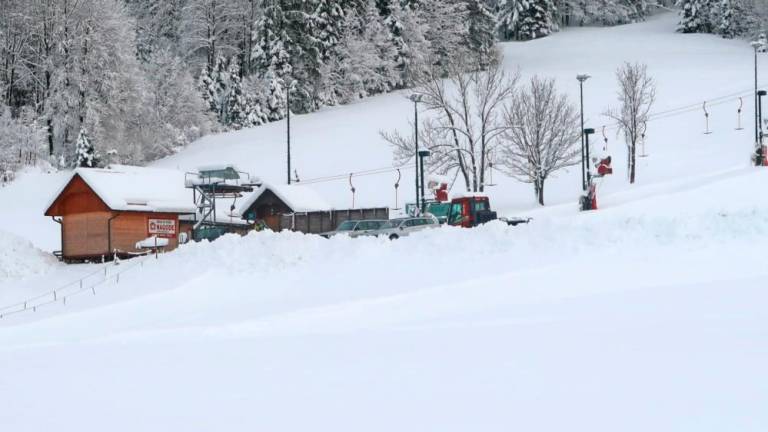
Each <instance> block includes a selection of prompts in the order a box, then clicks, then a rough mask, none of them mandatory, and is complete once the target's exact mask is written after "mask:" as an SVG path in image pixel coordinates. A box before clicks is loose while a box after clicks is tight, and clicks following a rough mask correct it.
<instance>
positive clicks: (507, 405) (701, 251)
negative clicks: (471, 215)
mask: <svg viewBox="0 0 768 432" xmlns="http://www.w3.org/2000/svg"><path fill="white" fill-rule="evenodd" d="M674 21H675V19H674V17H672V16H669V15H666V16H661V17H657V18H654V19H653V20H651V21H649V22H647V23H642V24H636V25H628V26H622V27H616V28H609V29H597V28H583V29H577V30H567V31H564V32H562V33H559V34H556V35H554V36H552V37H548V38H545V39H541V40H537V41H534V42H528V43H509V44H504V45H502V46H503V49H504V52H505V65H506V66H507V67H508V68H509V69H510V70H511V69H512V68H515V67H520V69H521V72H522V73H523V75H524V76H526V77H529V76H531V75H532V74H543V75H548V76H554V77H556V78H557V79H558V83H559V84H560V86H561V88H562V89H564V90H568V91H569V92H570V93H571V94H572V95H575V94H576V92H577V91H578V87H577V85H576V81H575V79H574V76H575V75H576V73H582V72H589V73H590V74H592V75H593V78H592V79H591V80H590V81H589V82H588V93H587V95H588V98H587V109H588V116H587V117H588V118H589V119H590V120H589V122H588V124H591V125H593V126H598V125H601V124H602V123H606V121H605V120H604V119H602V117H601V116H600V112H602V110H603V109H604V108H606V107H607V106H608V105H609V104H611V103H613V99H614V92H615V84H614V82H613V70H614V69H615V67H616V66H617V65H618V64H619V63H620V62H622V61H624V60H637V61H645V62H647V63H648V64H649V68H650V71H651V73H652V74H653V75H654V77H655V78H656V80H657V81H658V85H659V98H658V103H657V106H656V109H655V111H658V112H661V111H666V110H668V109H672V108H677V107H688V106H691V107H694V108H693V109H691V110H689V111H687V110H685V109H683V110H680V112H681V114H680V115H674V116H659V119H658V120H654V121H653V122H652V124H649V132H648V136H649V139H648V143H647V151H648V153H649V154H650V156H649V157H647V158H643V159H642V165H641V166H640V167H639V184H637V185H635V186H629V185H628V184H627V181H626V179H625V175H626V173H625V171H624V167H623V164H622V163H617V164H616V168H617V173H616V175H614V176H613V177H611V178H608V179H606V181H605V183H604V189H603V191H604V192H603V194H602V195H601V204H602V207H603V208H602V209H601V210H600V211H598V212H590V213H579V212H577V210H576V205H575V203H576V199H577V196H578V194H579V192H580V187H579V181H578V178H579V173H578V172H576V170H572V171H571V172H568V173H563V174H561V175H560V176H558V178H557V179H554V180H553V181H552V184H551V185H550V186H549V187H548V191H550V192H549V193H550V195H549V196H548V202H549V203H550V205H548V206H547V207H544V208H538V206H537V205H536V204H535V203H534V199H533V193H532V190H531V188H530V186H528V185H522V184H518V183H516V182H514V181H512V180H510V179H507V178H505V177H504V176H502V175H498V176H497V178H496V180H498V183H499V185H498V186H496V187H494V188H493V191H492V197H493V200H494V203H495V204H496V206H497V207H499V208H500V209H501V212H502V213H505V214H529V215H532V216H534V217H535V219H534V221H533V223H531V224H530V225H527V226H521V227H517V228H513V227H508V226H506V225H504V224H501V223H492V224H488V225H486V226H483V227H480V228H477V229H473V230H467V229H455V228H447V227H446V228H441V229H438V230H433V231H430V232H425V233H421V234H420V235H414V236H412V237H409V238H404V239H401V240H398V241H394V242H393V241H388V240H386V239H377V238H360V239H347V238H332V239H330V240H326V239H323V238H320V237H317V236H305V235H301V234H296V233H252V234H250V235H248V236H246V237H242V238H241V237H236V236H227V237H224V238H222V239H220V240H218V241H216V242H214V243H199V244H188V245H185V246H183V247H181V248H180V249H179V250H177V251H176V252H173V253H170V254H166V255H163V256H160V257H159V259H155V258H154V257H149V258H147V259H145V260H143V261H141V260H132V261H123V262H122V263H120V264H119V265H114V264H106V265H96V264H94V265H77V266H63V265H57V264H55V263H51V262H46V261H45V259H43V258H40V257H41V255H40V253H39V252H38V251H35V250H34V249H33V248H32V247H31V246H28V245H26V246H24V250H23V251H22V254H23V255H21V256H20V258H19V259H21V260H23V262H24V263H25V265H27V264H29V269H24V268H21V269H20V270H19V271H16V272H15V273H13V278H10V277H6V278H3V277H2V275H3V272H2V269H0V301H2V303H0V314H2V313H4V312H3V311H4V310H5V311H8V310H18V307H17V308H16V309H2V308H3V307H4V306H6V305H13V304H18V302H23V301H24V300H25V299H28V298H30V297H35V296H39V300H37V301H38V302H39V303H35V304H42V303H47V302H49V300H51V299H53V295H52V290H54V289H62V290H61V291H58V292H57V294H56V296H57V297H56V298H55V299H54V301H55V302H54V303H52V304H49V305H45V306H41V307H39V308H36V310H35V311H34V312H32V311H29V310H28V311H26V312H20V313H15V314H11V315H7V312H6V316H4V317H3V318H2V319H0V370H2V371H4V372H5V373H3V374H1V375H0V406H2V407H3V408H2V409H0V427H2V429H3V430H10V431H40V430H53V429H57V430H62V429H63V430H78V431H81V430H82V431H90V430H110V431H126V432H127V431H136V430H146V431H168V430H180V431H181V430H183V431H211V430H215V431H253V430H258V431H261V430H264V431H306V430H333V431H361V430H365V431H382V432H384V431H387V432H389V431H414V432H416V431H429V430H436V431H470V430H471V431H475V430H477V431H509V430H526V431H553V432H555V431H558V432H559V431H564V430H569V431H570V430H573V431H590V432H595V431H605V432H608V431H617V430H621V431H638V432H640V431H643V432H646V431H654V432H663V431H669V432H673V431H674V432H679V431H696V432H699V431H723V430H738V431H763V430H765V429H766V427H768V413H767V412H766V410H765V409H764V407H765V406H766V404H767V403H768V396H767V395H766V393H765V389H766V388H768V376H766V374H765V373H763V370H764V365H765V364H766V363H767V362H768V352H767V351H766V349H765V346H766V342H768V340H766V332H765V329H766V326H767V325H768V322H766V321H767V320H766V315H765V308H766V306H768V294H766V292H765V289H764V286H765V280H766V277H768V266H766V265H765V252H764V244H765V239H766V238H768V200H766V199H765V193H764V192H763V191H764V190H766V188H768V171H763V170H761V169H758V168H753V167H751V166H750V165H749V159H748V158H749V153H750V150H751V146H752V138H751V136H750V134H751V130H750V128H749V115H750V114H749V112H750V109H749V108H745V116H744V124H745V126H746V129H745V130H742V131H735V130H734V127H735V123H736V112H735V110H736V107H737V102H736V101H735V99H734V97H735V96H728V97H725V98H723V99H722V100H724V101H726V102H725V103H722V104H720V105H715V106H713V107H712V108H711V112H712V117H711V128H712V130H713V131H714V133H713V134H711V135H704V134H703V133H702V132H703V127H704V124H703V123H704V118H703V112H701V111H699V110H698V106H697V105H700V104H701V102H702V100H703V99H704V98H712V99H714V98H717V97H721V96H726V95H734V94H742V93H748V92H749V88H750V77H751V75H750V74H751V63H750V62H751V57H750V48H749V47H748V46H747V45H746V44H744V43H743V42H740V41H727V40H722V39H718V38H715V37H712V36H701V35H680V34H676V33H674V32H673V28H674V24H675V23H674ZM566 42H567V43H566ZM574 44H577V45H580V46H583V47H585V50H586V52H585V53H580V52H577V51H575V50H573V46H574ZM761 61H764V59H761ZM765 65H766V66H768V62H766V64H765ZM404 96H405V93H400V94H391V95H386V96H380V97H375V98H371V99H369V100H366V101H363V102H360V103H357V104H354V105H350V106H340V107H335V108H330V109H324V110H322V111H320V112H318V113H315V114H311V115H306V116H298V117H296V119H295V122H294V125H295V129H294V137H295V148H294V152H295V155H296V159H295V164H296V166H297V168H298V170H299V174H300V175H301V176H302V177H303V178H313V177H324V176H328V175H334V174H339V173H348V172H357V171H363V170H367V169H373V168H381V167H386V166H391V152H390V149H389V147H388V146H387V145H386V144H385V143H384V142H383V141H382V140H381V139H380V138H379V137H378V130H379V129H392V128H403V129H407V128H408V127H409V126H408V120H409V118H410V115H411V112H412V111H411V109H412V106H411V105H410V104H409V102H408V101H407V100H405V98H404ZM745 99H749V96H747V97H746V98H745ZM745 102H747V101H746V100H745ZM745 106H746V107H748V103H747V104H746V105H745ZM675 113H676V112H675ZM283 134H284V124H283V123H274V124H270V125H267V126H262V127H258V128H254V129H249V130H244V131H241V132H236V133H229V134H220V135H215V136H209V137H206V138H203V139H202V140H200V141H198V142H196V143H194V144H193V145H191V146H190V147H189V148H187V149H185V150H184V151H182V152H181V153H179V154H178V155H176V156H174V157H171V158H168V159H165V160H162V161H160V162H158V163H157V164H156V165H157V166H162V167H175V168H179V169H193V168H195V167H197V166H198V165H203V164H211V163H219V162H234V163H236V164H238V165H240V167H241V168H243V169H245V170H248V171H250V172H252V173H253V174H255V175H258V176H260V177H262V178H263V179H265V180H267V181H274V182H279V181H280V180H281V179H282V176H283V171H284V169H283V165H282V164H283V154H284V153H283V152H284V147H283V136H284V135H283ZM609 140H610V141H609V148H610V151H611V152H612V153H613V155H614V157H615V158H616V160H617V161H622V160H623V159H624V150H623V146H622V145H621V144H619V142H618V141H617V139H616V137H614V136H609ZM404 174H405V176H404V180H403V183H404V184H410V182H412V181H413V179H412V178H411V179H410V180H409V179H408V174H410V171H405V172H404ZM497 174H498V173H497ZM63 178H65V173H59V174H46V173H39V172H27V173H25V174H24V175H22V176H21V178H20V179H19V180H18V181H17V182H16V183H14V184H12V185H11V186H9V187H7V188H4V189H0V200H3V201H4V202H9V203H12V206H11V211H7V212H6V211H3V212H1V213H0V229H2V230H4V231H7V232H9V233H12V234H13V235H15V236H18V237H23V238H26V239H29V240H30V241H32V242H33V243H34V244H35V245H36V246H37V247H39V248H41V249H45V250H53V249H55V248H56V247H57V242H58V237H57V234H58V232H57V229H58V226H57V225H56V224H54V223H53V222H51V221H50V220H49V219H46V218H44V217H43V216H41V214H42V212H43V210H44V209H42V208H41V206H43V205H44V203H45V202H46V201H47V200H48V198H49V195H50V193H53V192H54V191H55V190H56V188H57V186H59V185H60V182H61V181H62V179H63ZM393 181H394V175H393V174H392V173H390V174H384V175H372V176H367V177H361V178H360V179H359V180H358V181H357V182H356V187H357V188H358V191H359V196H358V198H359V199H360V200H361V201H362V202H363V203H364V204H370V205H392V204H394V203H393V201H394V193H393V191H392V183H393ZM313 187H316V188H317V189H318V190H319V191H320V192H321V193H322V194H323V195H325V196H326V197H327V198H328V199H329V200H331V201H332V202H333V203H334V204H335V205H337V206H339V207H342V206H346V205H348V202H349V201H350V200H351V198H350V197H349V192H348V185H347V183H346V180H340V181H334V182H327V183H317V184H314V185H313ZM404 190H406V191H409V190H410V189H409V188H406V187H404ZM9 238H10V236H9ZM4 241H5V235H3V236H2V237H0V245H2V244H5V243H2V242H4ZM12 242H13V244H18V243H19V241H17V240H12ZM0 256H2V255H0ZM26 256H29V258H26ZM6 262H9V263H10V264H8V265H10V266H15V265H17V264H14V263H13V261H6V260H5V259H3V260H0V265H6V264H5V263H6ZM41 263H42V264H41ZM41 265H42V267H40V266H41ZM118 275H119V276H118ZM85 276H87V278H86V279H84V283H83V285H82V288H81V286H80V285H78V280H79V279H80V278H82V277H85ZM66 284H69V285H68V287H67V288H59V287H62V286H64V285H66ZM62 295H64V296H69V297H68V298H67V300H66V305H64V301H63V300H62V297H61V296H62ZM48 296H50V297H48ZM21 304H22V305H23V303H21Z"/></svg>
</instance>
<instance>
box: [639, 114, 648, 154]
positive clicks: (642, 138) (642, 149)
mask: <svg viewBox="0 0 768 432" xmlns="http://www.w3.org/2000/svg"><path fill="white" fill-rule="evenodd" d="M647 130H648V122H643V125H642V129H641V132H640V157H641V158H645V157H648V153H646V152H645V132H646V131H647Z"/></svg>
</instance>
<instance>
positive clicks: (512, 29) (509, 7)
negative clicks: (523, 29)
mask: <svg viewBox="0 0 768 432" xmlns="http://www.w3.org/2000/svg"><path fill="white" fill-rule="evenodd" d="M529 2H530V0H499V3H498V5H497V9H498V12H497V19H496V20H497V28H498V31H499V33H500V34H501V36H502V38H504V39H506V40H510V39H514V38H515V34H516V33H517V29H518V25H519V23H520V16H521V14H522V13H523V11H525V10H526V9H528V7H529V6H528V4H529Z"/></svg>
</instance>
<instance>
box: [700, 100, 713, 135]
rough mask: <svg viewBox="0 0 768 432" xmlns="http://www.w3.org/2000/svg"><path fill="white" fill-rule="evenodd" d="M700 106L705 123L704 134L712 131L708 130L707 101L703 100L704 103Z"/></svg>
mask: <svg viewBox="0 0 768 432" xmlns="http://www.w3.org/2000/svg"><path fill="white" fill-rule="evenodd" d="M701 108H702V109H703V110H704V121H705V124H706V129H705V130H704V135H709V134H711V133H712V131H711V130H709V111H707V101H704V104H703V105H702V106H701Z"/></svg>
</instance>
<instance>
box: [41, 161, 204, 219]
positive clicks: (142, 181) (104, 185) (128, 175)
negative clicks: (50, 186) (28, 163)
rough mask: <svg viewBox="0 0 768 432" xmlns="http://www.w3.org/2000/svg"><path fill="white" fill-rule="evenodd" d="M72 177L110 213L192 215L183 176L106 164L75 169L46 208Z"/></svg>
mask: <svg viewBox="0 0 768 432" xmlns="http://www.w3.org/2000/svg"><path fill="white" fill-rule="evenodd" d="M75 176H79V177H80V178H82V179H83V181H84V182H85V183H86V184H87V185H88V186H89V187H90V188H91V189H93V191H94V192H95V193H96V195H98V197H99V198H101V200H102V201H104V204H106V205H107V207H109V208H110V209H111V210H117V211H141V212H152V213H194V212H195V210H196V208H195V205H194V202H193V200H192V192H191V191H190V190H189V189H186V188H185V187H184V173H183V172H181V171H175V170H166V169H157V168H143V167H135V166H127V165H110V166H109V167H107V168H77V169H75V170H74V171H73V172H72V175H71V176H70V177H69V178H68V179H67V181H66V182H65V183H64V184H63V185H62V186H61V188H60V189H59V190H58V191H56V193H55V194H54V195H53V197H52V198H51V199H50V201H49V202H48V206H47V207H46V209H49V208H50V207H51V206H52V205H53V203H54V202H55V201H56V199H57V198H58V197H59V195H61V193H62V192H64V189H65V188H66V187H67V185H69V183H70V182H71V181H72V179H73V178H74V177H75Z"/></svg>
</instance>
